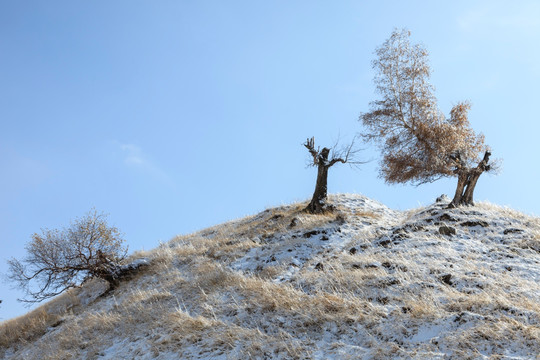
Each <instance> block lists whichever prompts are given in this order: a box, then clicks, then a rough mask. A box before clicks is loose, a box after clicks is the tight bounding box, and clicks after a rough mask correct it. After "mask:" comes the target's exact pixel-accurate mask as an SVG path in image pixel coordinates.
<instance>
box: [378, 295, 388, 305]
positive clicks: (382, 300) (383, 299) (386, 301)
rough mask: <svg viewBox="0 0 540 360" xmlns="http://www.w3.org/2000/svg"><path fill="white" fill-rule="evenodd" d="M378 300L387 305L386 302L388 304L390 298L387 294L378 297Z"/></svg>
mask: <svg viewBox="0 0 540 360" xmlns="http://www.w3.org/2000/svg"><path fill="white" fill-rule="evenodd" d="M377 301H378V302H380V303H381V304H383V305H386V304H388V302H389V301H390V300H389V299H388V298H387V297H386V296H384V297H380V298H377Z"/></svg>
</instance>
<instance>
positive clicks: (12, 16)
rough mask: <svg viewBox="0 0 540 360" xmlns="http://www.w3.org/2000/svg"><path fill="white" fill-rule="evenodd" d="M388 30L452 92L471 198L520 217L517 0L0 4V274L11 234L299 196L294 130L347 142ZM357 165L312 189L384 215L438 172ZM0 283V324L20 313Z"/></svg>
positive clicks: (298, 137) (530, 190) (529, 150)
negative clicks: (472, 148)
mask: <svg viewBox="0 0 540 360" xmlns="http://www.w3.org/2000/svg"><path fill="white" fill-rule="evenodd" d="M401 27H407V28H408V29H409V30H411V32H412V39H413V41H415V42H420V43H422V44H424V46H425V47H426V48H427V49H428V50H429V52H430V60H431V65H432V68H433V75H432V79H431V80H432V83H433V84H434V85H435V87H436V89H437V92H436V95H437V97H438V99H439V105H440V107H441V109H442V110H443V111H444V112H445V113H446V114H448V112H449V110H450V108H451V107H452V105H453V104H455V103H456V102H458V101H460V100H466V99H468V100H470V101H471V103H472V105H473V107H472V110H471V112H470V121H471V124H472V126H473V127H474V129H475V130H477V131H478V132H482V133H484V134H485V136H486V141H487V143H488V144H490V145H491V147H492V148H493V155H494V157H500V158H503V159H504V162H503V172H502V173H501V174H500V175H498V176H488V175H485V176H482V177H481V178H480V181H479V184H478V186H477V189H476V193H475V195H476V199H478V200H489V201H491V202H493V203H497V204H501V205H508V206H510V207H513V208H516V209H518V210H522V211H524V212H527V213H532V214H539V213H540V205H539V200H540V199H539V196H538V191H537V186H538V185H537V184H538V179H539V178H540V169H539V167H538V166H536V164H537V163H538V159H537V155H538V133H539V130H540V126H539V125H538V124H539V120H538V110H537V103H538V98H539V90H538V84H539V83H540V3H538V2H536V1H513V2H506V1H453V2H435V1H406V2H405V1H376V2H375V1H372V2H367V1H332V2H330V1H114V2H112V1H92V2H81V1H46V2H44V1H24V2H22V1H18V2H16V1H3V2H1V3H0V169H1V174H2V175H1V176H0V241H1V242H0V273H3V274H5V272H6V268H7V267H6V260H7V259H9V258H11V257H16V258H21V257H22V256H23V255H24V253H25V251H24V245H25V243H26V242H28V241H29V240H30V235H31V234H32V233H34V232H39V231H40V229H41V228H58V227H62V226H65V225H68V224H69V222H70V221H71V220H72V219H74V218H76V217H79V216H82V215H83V214H85V213H86V212H87V211H89V210H90V209H91V208H93V207H95V208H96V209H97V210H99V211H103V212H106V213H108V214H110V215H109V222H110V224H112V225H115V226H117V227H118V228H120V229H121V230H122V231H123V232H124V234H125V238H126V240H127V242H128V244H129V247H130V250H131V251H135V250H139V249H152V248H154V247H156V246H157V245H158V244H159V242H164V241H167V240H169V239H170V238H172V237H173V236H175V235H177V234H185V233H190V232H193V231H195V230H198V229H201V228H204V227H207V226H211V225H214V224H217V223H221V222H224V221H227V220H231V219H235V218H238V217H242V216H245V215H249V214H254V213H257V212H259V211H262V210H264V209H265V208H267V207H271V206H276V205H280V204H283V203H290V202H293V201H299V200H306V199H308V198H309V197H310V196H311V194H312V192H313V188H314V184H315V176H316V170H315V169H313V168H306V162H307V159H308V156H307V155H308V154H307V151H306V149H304V148H303V147H302V145H301V144H302V142H303V141H305V139H306V138H307V137H311V136H315V139H316V144H319V145H321V146H325V145H330V144H332V143H333V142H334V141H335V140H336V139H337V138H338V137H341V138H342V139H343V140H345V141H347V140H348V139H351V138H352V136H353V135H354V134H355V133H356V132H358V131H360V130H361V128H360V124H359V123H358V121H357V119H358V116H359V114H360V113H361V112H363V111H367V110H368V104H369V102H370V101H372V100H375V98H376V97H375V94H374V85H373V83H372V78H373V75H374V74H373V71H372V69H371V64H370V63H371V60H373V51H374V50H375V48H376V47H377V46H379V45H380V44H381V43H382V42H383V41H384V40H385V39H386V38H387V37H388V36H389V35H390V33H391V31H392V30H393V29H394V28H401ZM364 147H365V151H363V152H362V154H361V157H362V158H363V159H364V160H370V159H374V161H372V162H370V163H368V164H366V165H363V166H361V168H360V170H352V169H350V168H349V167H347V166H336V167H333V168H332V169H331V171H330V175H329V191H330V192H334V193H335V192H348V193H354V192H357V193H362V194H364V195H367V196H369V197H371V198H373V199H376V200H378V201H381V202H382V203H384V204H386V205H387V206H390V207H392V208H395V209H409V208H414V207H418V206H420V205H426V204H429V203H431V202H432V201H433V200H434V199H435V198H436V197H437V196H439V195H440V194H442V193H446V194H449V195H451V194H453V191H454V189H455V179H448V180H446V179H445V180H441V181H438V182H436V183H433V184H428V185H424V186H420V187H413V186H410V185H403V186H389V185H386V184H384V182H383V181H382V180H381V179H379V178H378V177H377V171H378V168H377V166H378V165H377V159H378V157H377V152H376V149H374V148H373V147H371V146H369V145H365V146H364ZM20 296H21V294H20V293H19V292H17V291H15V290H12V289H11V288H10V284H8V283H0V299H2V300H3V301H4V302H3V303H2V305H0V319H4V320H5V319H8V318H11V317H14V316H18V315H21V314H23V313H24V312H26V311H27V310H28V309H27V308H24V307H23V306H22V305H20V304H19V303H17V302H16V298H17V297H20Z"/></svg>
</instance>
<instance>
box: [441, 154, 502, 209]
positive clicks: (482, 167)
mask: <svg viewBox="0 0 540 360" xmlns="http://www.w3.org/2000/svg"><path fill="white" fill-rule="evenodd" d="M490 156H491V152H489V151H486V152H485V153H484V158H483V159H482V161H480V162H479V163H478V165H477V166H476V167H475V168H473V169H469V168H466V167H460V168H458V169H457V170H456V173H457V174H458V185H457V188H456V194H455V195H454V199H453V200H452V202H451V203H450V204H449V205H448V207H449V208H454V207H457V206H459V205H467V206H474V200H473V195H474V189H475V187H476V183H477V182H478V179H479V178H480V175H482V173H483V172H484V171H488V170H489V169H490V165H488V162H489V157H490ZM458 160H460V159H459V158H458Z"/></svg>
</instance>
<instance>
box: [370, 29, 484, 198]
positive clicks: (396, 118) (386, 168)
mask: <svg viewBox="0 0 540 360" xmlns="http://www.w3.org/2000/svg"><path fill="white" fill-rule="evenodd" d="M409 38H410V32H409V31H407V30H394V31H393V32H392V34H391V36H390V38H389V39H387V40H386V41H385V42H384V43H383V44H382V46H381V47H379V48H378V49H377V50H376V52H375V53H376V59H375V60H374V61H373V64H372V65H373V68H374V69H375V71H376V75H375V78H374V82H375V85H376V90H377V92H378V93H379V94H380V96H381V98H380V99H379V100H376V101H373V102H371V103H370V111H369V112H367V113H363V114H361V115H360V121H361V122H362V124H363V125H364V132H363V133H362V136H363V137H364V139H366V140H367V141H373V142H375V143H377V144H378V145H379V147H380V150H381V154H382V160H381V170H380V171H381V177H383V178H384V179H385V181H386V182H388V183H404V182H412V183H414V184H416V185H419V184H422V183H426V182H433V181H435V180H438V179H440V178H442V177H447V176H457V177H458V186H457V190H456V197H455V198H454V200H453V201H452V203H451V206H456V205H462V204H466V205H473V204H474V203H473V198H472V195H473V191H474V187H475V186H476V182H477V181H478V177H479V176H480V174H482V172H484V171H489V170H491V169H492V167H490V166H489V165H488V163H487V162H488V161H489V155H488V153H489V154H491V153H490V152H488V151H487V147H486V146H485V145H484V137H483V135H481V134H480V135H476V134H475V132H474V131H473V130H472V128H471V127H470V124H469V120H468V116H467V114H468V110H469V108H470V104H469V103H468V102H462V103H458V104H457V105H455V106H454V107H453V108H452V110H451V112H450V118H448V119H447V118H445V116H444V115H443V114H442V112H441V111H440V110H439V108H438V106H437V100H436V98H435V96H434V88H433V86H432V85H431V84H430V83H429V77H430V75H431V68H430V66H429V64H428V52H427V50H426V49H425V48H424V47H423V46H421V45H418V44H416V45H413V44H411V43H410V41H409ZM483 153H484V154H485V156H484V158H483V159H480V156H481V155H482V154H483ZM476 163H478V166H476V167H473V166H474V165H473V164H476ZM465 194H467V195H465Z"/></svg>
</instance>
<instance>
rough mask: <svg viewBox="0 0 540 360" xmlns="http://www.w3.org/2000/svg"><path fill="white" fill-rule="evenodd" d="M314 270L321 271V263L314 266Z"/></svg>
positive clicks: (322, 267) (322, 266)
mask: <svg viewBox="0 0 540 360" xmlns="http://www.w3.org/2000/svg"><path fill="white" fill-rule="evenodd" d="M315 270H319V271H323V270H324V265H323V264H322V263H317V265H315Z"/></svg>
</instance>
